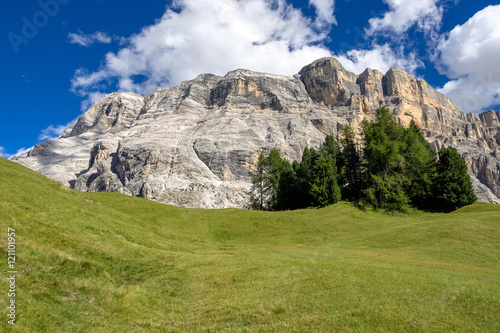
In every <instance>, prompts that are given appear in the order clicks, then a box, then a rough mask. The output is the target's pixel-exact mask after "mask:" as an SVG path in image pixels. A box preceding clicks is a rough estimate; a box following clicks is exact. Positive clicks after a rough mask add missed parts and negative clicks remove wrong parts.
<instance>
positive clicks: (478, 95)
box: [438, 5, 500, 112]
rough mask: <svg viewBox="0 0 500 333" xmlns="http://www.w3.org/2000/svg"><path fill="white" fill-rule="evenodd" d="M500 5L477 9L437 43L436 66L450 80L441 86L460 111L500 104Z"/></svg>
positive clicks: (473, 110)
mask: <svg viewBox="0 0 500 333" xmlns="http://www.w3.org/2000/svg"><path fill="white" fill-rule="evenodd" d="M499 17H500V5H496V6H489V7H486V8H485V9H483V10H481V11H479V12H477V13H476V14H475V15H474V16H473V17H471V18H470V19H469V20H468V21H467V22H466V23H464V24H463V25H457V26H456V27H455V28H454V29H453V30H452V31H451V32H450V33H449V34H448V36H445V37H443V39H442V40H441V43H440V44H439V47H438V51H439V52H440V53H439V60H438V65H439V70H440V72H441V73H442V74H445V75H447V76H448V77H450V78H452V79H453V80H452V81H450V82H448V83H447V84H445V85H444V87H443V88H441V89H440V91H441V92H443V93H444V94H446V95H448V96H449V97H450V98H451V99H452V100H453V101H454V102H455V104H456V105H457V107H459V108H460V109H461V110H462V111H465V112H470V111H472V112H478V111H482V110H484V109H487V108H489V107H491V106H494V105H499V104H500V66H496V65H495V64H497V63H498V59H500V25H499V24H498V18H499Z"/></svg>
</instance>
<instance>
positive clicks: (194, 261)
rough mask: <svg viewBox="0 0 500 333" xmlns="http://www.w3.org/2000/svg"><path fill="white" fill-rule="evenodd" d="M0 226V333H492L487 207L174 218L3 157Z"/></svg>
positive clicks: (152, 205) (494, 222) (497, 244)
mask: <svg viewBox="0 0 500 333" xmlns="http://www.w3.org/2000/svg"><path fill="white" fill-rule="evenodd" d="M0 226H1V228H0V230H1V233H0V250H1V251H2V253H3V255H2V256H1V257H2V259H1V262H0V267H1V271H2V273H1V274H2V275H4V276H5V277H2V278H1V279H0V307H1V308H2V316H1V320H0V331H2V332H11V331H12V332H500V206H497V205H490V204H479V203H478V204H474V205H471V206H466V207H464V208H462V209H460V210H457V211H455V212H452V213H426V212H420V211H415V212H412V213H410V214H408V215H389V214H386V213H382V212H373V211H367V212H363V211H361V210H359V209H358V208H355V207H353V206H352V205H350V204H349V203H339V204H336V205H334V206H330V207H327V208H324V209H306V210H297V211H287V212H259V211H247V210H239V209H224V210H202V209H185V208H178V207H172V206H168V205H164V204H160V203H156V202H151V201H148V200H145V199H141V198H135V197H128V196H124V195H120V194H116V193H83V192H77V191H74V190H71V189H69V188H67V187H65V186H62V185H61V184H59V183H57V182H54V181H52V180H49V179H47V178H45V177H43V176H41V175H39V174H37V173H35V172H32V171H30V170H28V169H26V168H24V167H22V166H20V165H18V164H15V163H13V162H10V161H7V160H5V159H2V158H0ZM8 227H11V228H14V229H15V230H16V243H17V249H16V251H17V262H16V268H17V271H18V274H17V286H16V298H15V299H16V315H17V316H16V325H15V326H12V325H10V324H8V323H7V321H8V317H7V316H6V314H7V310H6V307H7V305H8V302H9V298H8V297H7V292H8V290H9V284H8V282H7V279H6V277H7V273H6V271H8V267H7V228H8Z"/></svg>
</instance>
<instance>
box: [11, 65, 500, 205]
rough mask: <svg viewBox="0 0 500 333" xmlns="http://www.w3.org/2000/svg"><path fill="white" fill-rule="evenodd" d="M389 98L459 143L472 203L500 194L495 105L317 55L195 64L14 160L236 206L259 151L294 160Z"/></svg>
mask: <svg viewBox="0 0 500 333" xmlns="http://www.w3.org/2000/svg"><path fill="white" fill-rule="evenodd" d="M383 105H386V106H387V107H388V108H389V109H390V110H392V111H393V112H394V113H395V116H396V119H397V121H398V122H399V123H400V124H402V125H408V124H409V122H410V121H411V120H414V121H415V122H416V123H417V124H419V125H420V126H421V128H422V129H424V132H425V135H426V137H427V139H428V140H429V142H431V145H432V147H433V148H434V149H436V150H439V149H440V148H441V147H443V146H448V145H451V146H454V147H457V148H458V150H459V151H460V152H461V154H462V156H463V157H464V159H465V160H466V162H467V164H468V166H469V172H470V174H471V177H472V180H473V183H474V188H475V191H476V194H477V195H478V197H479V199H480V201H484V202H495V203H500V200H499V197H500V111H488V112H483V113H481V114H464V113H463V112H461V111H460V110H458V109H457V108H456V107H455V106H454V105H453V103H452V102H451V100H450V99H449V98H447V97H446V96H444V95H442V94H440V93H439V92H437V91H436V90H434V89H433V88H432V87H431V86H429V84H427V83H426V82H425V81H424V80H421V79H416V78H414V77H412V76H411V75H409V74H408V73H406V72H405V71H404V70H402V69H400V68H396V67H393V68H391V69H390V70H389V71H388V72H387V73H386V74H385V75H384V74H382V73H381V72H379V71H377V70H372V69H366V70H365V71H364V72H363V73H361V74H360V75H355V74H354V73H351V72H349V71H347V70H345V69H344V68H343V67H342V65H341V64H340V63H339V62H338V61H337V60H336V59H334V58H323V59H319V60H317V61H315V62H313V63H312V64H310V65H308V66H305V67H304V68H303V69H302V70H301V71H300V72H299V74H297V75H294V76H279V75H271V74H264V73H257V72H252V71H248V70H242V69H239V70H235V71H232V72H229V73H228V74H227V75H225V76H224V77H220V76H216V75H211V74H202V75H199V76H198V77H197V78H195V79H194V80H191V81H185V82H182V83H181V84H179V85H178V86H175V87H170V88H158V89H157V90H156V91H155V92H154V93H152V94H151V95H148V96H146V97H142V96H139V95H136V94H132V93H113V94H110V95H107V96H105V97H103V98H102V99H101V100H99V101H98V102H97V103H96V104H95V105H94V106H92V107H91V108H90V109H89V111H87V112H86V113H85V114H84V115H82V116H81V117H80V119H78V121H77V122H76V123H75V124H73V125H72V126H71V127H69V128H68V129H66V130H65V131H64V133H63V134H62V135H61V136H60V137H59V138H57V139H56V140H53V141H46V142H43V143H41V144H39V145H37V146H35V147H34V148H33V149H32V150H30V151H29V152H28V153H26V154H24V155H22V156H19V157H17V158H15V160H16V161H17V162H19V163H21V164H23V165H26V166H28V167H30V168H31V169H33V170H35V171H37V172H40V173H42V174H44V175H46V176H48V177H50V178H52V179H55V180H57V181H59V182H61V183H63V184H65V185H69V186H71V187H73V188H75V189H78V190H82V191H113V192H120V193H125V194H129V195H135V196H141V197H144V198H148V199H152V200H157V201H161V202H165V203H169V204H174V205H180V206H186V207H203V208H223V207H245V205H246V203H247V200H248V194H247V192H248V190H249V188H250V178H249V175H248V173H249V171H250V170H251V169H252V168H253V167H254V166H255V164H256V161H257V158H258V155H259V153H260V152H261V151H264V152H268V151H269V150H271V149H273V148H277V149H279V150H280V152H281V153H282V155H284V156H285V157H287V158H288V159H290V160H293V159H300V157H301V152H302V151H303V149H304V147H306V146H313V147H314V146H319V145H320V143H321V142H322V141H323V140H324V136H325V135H327V134H333V135H336V134H337V133H338V131H339V130H340V128H341V127H342V126H343V125H345V124H351V125H352V126H353V127H354V128H359V125H360V123H361V121H362V120H363V119H365V118H368V119H372V118H373V117H374V115H375V112H376V109H377V108H378V107H380V106H383Z"/></svg>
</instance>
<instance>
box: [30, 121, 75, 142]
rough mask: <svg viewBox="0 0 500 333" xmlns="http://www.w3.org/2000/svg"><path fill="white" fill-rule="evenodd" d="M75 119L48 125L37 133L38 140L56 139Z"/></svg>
mask: <svg viewBox="0 0 500 333" xmlns="http://www.w3.org/2000/svg"><path fill="white" fill-rule="evenodd" d="M77 119H78V118H75V119H73V120H72V121H70V122H69V123H67V124H65V125H55V126H54V125H50V126H49V127H47V128H45V129H43V130H42V131H41V133H40V135H38V140H40V141H45V140H54V139H57V138H58V137H59V136H60V135H61V134H63V132H64V130H65V129H66V128H68V127H69V126H71V125H73V124H74V123H75V122H76V121H77ZM22 149H24V148H22Z"/></svg>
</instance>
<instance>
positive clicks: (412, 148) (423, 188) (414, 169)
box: [404, 120, 437, 208]
mask: <svg viewBox="0 0 500 333" xmlns="http://www.w3.org/2000/svg"><path fill="white" fill-rule="evenodd" d="M404 141H405V144H406V147H405V151H404V158H405V174H406V175H407V176H408V180H409V182H408V183H407V185H406V188H405V192H406V193H407V195H408V197H409V198H410V200H411V202H412V204H413V205H414V206H415V207H418V208H426V207H431V206H432V205H434V204H435V202H434V196H435V195H434V193H433V190H434V189H433V184H434V182H435V180H436V172H437V170H436V153H435V152H434V151H433V150H432V148H431V146H430V145H429V143H428V142H427V140H425V138H424V136H423V135H422V133H421V131H420V128H419V127H418V126H417V124H415V122H414V121H413V120H412V121H411V122H410V126H409V127H408V128H407V129H405V131H404Z"/></svg>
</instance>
